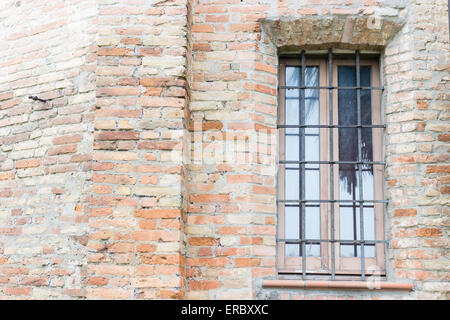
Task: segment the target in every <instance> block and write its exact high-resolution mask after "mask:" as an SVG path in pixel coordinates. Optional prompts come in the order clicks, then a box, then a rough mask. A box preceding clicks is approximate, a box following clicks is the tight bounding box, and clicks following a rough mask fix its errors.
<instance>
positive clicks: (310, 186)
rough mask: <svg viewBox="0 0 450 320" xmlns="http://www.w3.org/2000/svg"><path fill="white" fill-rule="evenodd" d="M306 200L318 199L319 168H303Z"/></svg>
mask: <svg viewBox="0 0 450 320" xmlns="http://www.w3.org/2000/svg"><path fill="white" fill-rule="evenodd" d="M305 198H306V200H320V178H319V170H305Z"/></svg>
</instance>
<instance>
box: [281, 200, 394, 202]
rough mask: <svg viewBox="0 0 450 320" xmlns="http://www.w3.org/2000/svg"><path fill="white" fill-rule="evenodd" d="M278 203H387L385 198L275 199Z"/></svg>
mask: <svg viewBox="0 0 450 320" xmlns="http://www.w3.org/2000/svg"><path fill="white" fill-rule="evenodd" d="M277 202H279V203H300V202H313V203H332V202H337V203H359V202H370V203H388V202H387V200H277Z"/></svg>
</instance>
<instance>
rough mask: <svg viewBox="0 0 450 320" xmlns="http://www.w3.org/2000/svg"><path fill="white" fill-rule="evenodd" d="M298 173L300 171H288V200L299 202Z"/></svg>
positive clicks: (286, 188) (286, 187)
mask: <svg viewBox="0 0 450 320" xmlns="http://www.w3.org/2000/svg"><path fill="white" fill-rule="evenodd" d="M298 173H299V171H298V170H286V186H285V190H286V200H299V174H298Z"/></svg>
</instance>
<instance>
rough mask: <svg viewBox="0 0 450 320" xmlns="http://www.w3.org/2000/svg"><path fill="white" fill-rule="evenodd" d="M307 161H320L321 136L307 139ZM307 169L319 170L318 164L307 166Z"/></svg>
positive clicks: (307, 137)
mask: <svg viewBox="0 0 450 320" xmlns="http://www.w3.org/2000/svg"><path fill="white" fill-rule="evenodd" d="M305 160H306V161H319V160H320V159H319V136H306V137H305ZM306 168H319V165H318V164H306Z"/></svg>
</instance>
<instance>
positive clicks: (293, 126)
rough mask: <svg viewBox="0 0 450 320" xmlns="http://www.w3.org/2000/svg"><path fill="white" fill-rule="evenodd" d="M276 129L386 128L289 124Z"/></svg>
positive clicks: (384, 126) (378, 126) (369, 125)
mask: <svg viewBox="0 0 450 320" xmlns="http://www.w3.org/2000/svg"><path fill="white" fill-rule="evenodd" d="M277 128H278V129H280V128H286V129H290V128H292V129H296V128H325V129H330V128H331V129H333V128H338V129H339V128H386V125H385V124H373V125H371V124H367V125H365V124H363V125H326V124H317V125H291V124H284V125H283V124H279V125H277Z"/></svg>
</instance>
